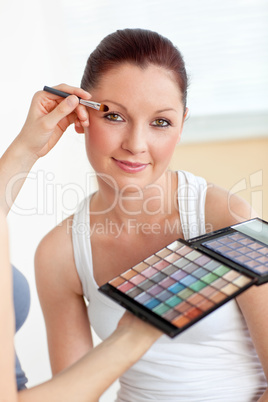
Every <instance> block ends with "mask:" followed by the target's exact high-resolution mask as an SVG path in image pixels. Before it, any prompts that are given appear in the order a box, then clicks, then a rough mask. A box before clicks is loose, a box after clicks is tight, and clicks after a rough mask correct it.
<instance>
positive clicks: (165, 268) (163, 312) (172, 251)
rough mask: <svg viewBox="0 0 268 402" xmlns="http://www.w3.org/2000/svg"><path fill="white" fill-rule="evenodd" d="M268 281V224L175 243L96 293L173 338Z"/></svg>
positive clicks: (255, 223)
mask: <svg viewBox="0 0 268 402" xmlns="http://www.w3.org/2000/svg"><path fill="white" fill-rule="evenodd" d="M267 281H268V223H266V222H264V221H261V220H259V219H254V220H250V221H247V222H245V223H243V224H238V225H234V226H232V227H228V228H224V229H222V230H220V231H216V232H212V233H210V234H207V235H204V236H200V237H198V238H195V239H191V240H189V241H185V240H181V239H178V240H176V241H174V242H173V243H171V244H169V245H167V246H166V247H164V248H163V249H161V250H159V251H158V252H156V253H155V254H153V255H151V256H149V257H148V258H146V259H145V260H144V261H141V262H140V263H139V264H137V265H135V266H134V267H132V268H131V269H128V270H127V271H125V272H123V273H122V274H121V275H119V276H117V277H116V278H114V279H112V280H111V281H109V282H108V283H106V284H105V285H103V286H101V287H100V288H99V290H100V291H101V292H102V293H104V294H106V295H107V296H109V297H111V298H112V299H113V300H115V301H116V302H118V303H119V304H121V305H122V306H124V307H125V308H127V309H128V310H130V311H132V312H133V313H134V314H136V315H138V316H139V317H141V318H142V319H145V320H147V321H148V322H150V323H151V324H153V325H155V326H156V327H158V328H160V329H161V330H162V331H163V332H164V333H166V334H167V335H169V336H170V337H174V336H176V335H178V334H179V333H181V332H182V331H184V330H185V329H187V328H189V327H190V326H191V325H193V324H194V323H195V322H197V321H199V320H200V319H202V318H203V317H205V316H206V315H207V314H209V313H211V312H212V311H214V310H216V309H217V308H218V307H220V306H221V305H223V304H224V303H226V302H227V301H229V300H231V299H233V298H234V297H236V296H238V295H239V294H240V293H241V292H243V291H245V290H246V289H248V288H249V287H250V286H252V285H253V284H255V285H259V284H261V283H264V282H267Z"/></svg>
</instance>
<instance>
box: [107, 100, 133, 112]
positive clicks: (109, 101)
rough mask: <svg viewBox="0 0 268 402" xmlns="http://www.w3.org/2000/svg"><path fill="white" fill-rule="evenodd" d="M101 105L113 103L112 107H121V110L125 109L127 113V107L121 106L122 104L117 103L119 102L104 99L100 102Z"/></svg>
mask: <svg viewBox="0 0 268 402" xmlns="http://www.w3.org/2000/svg"><path fill="white" fill-rule="evenodd" d="M101 103H104V104H106V103H113V104H114V105H117V106H119V107H121V108H123V109H125V110H126V111H127V107H126V106H125V105H123V104H122V103H119V102H115V101H113V100H110V99H104V100H102V101H101Z"/></svg>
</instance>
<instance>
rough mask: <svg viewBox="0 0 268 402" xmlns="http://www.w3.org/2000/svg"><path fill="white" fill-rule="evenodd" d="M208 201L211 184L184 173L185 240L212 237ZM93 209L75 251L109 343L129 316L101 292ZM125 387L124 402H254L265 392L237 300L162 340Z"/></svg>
mask: <svg viewBox="0 0 268 402" xmlns="http://www.w3.org/2000/svg"><path fill="white" fill-rule="evenodd" d="M205 196H206V182H205V180H204V179H202V178H200V177H196V176H194V175H193V174H191V173H188V172H184V171H179V172H178V205H179V213H180V219H181V223H182V229H183V234H184V238H185V239H188V238H192V237H195V236H198V235H201V234H204V233H205V212H204V211H205ZM89 207H90V197H89V198H86V199H85V200H84V201H83V202H82V203H81V204H80V207H79V209H78V211H77V213H76V214H75V216H74V221H73V229H72V233H73V248H74V256H75V263H76V268H77V271H78V274H79V277H80V280H81V282H82V286H83V292H84V296H85V298H86V299H87V300H88V316H89V319H90V323H91V325H92V327H93V328H94V330H95V332H96V333H97V335H98V336H99V337H100V338H101V339H105V338H107V337H108V336H109V335H110V334H111V333H112V332H113V331H114V330H115V328H116V327H117V324H118V321H119V320H120V318H121V316H122V314H123V313H124V311H125V310H124V309H123V308H122V307H121V306H119V305H118V304H116V303H115V302H113V301H111V300H110V299H109V298H108V297H106V296H104V295H102V294H101V293H100V292H99V291H98V285H97V284H96V282H95V279H94V276H93V267H92V254H91V244H90V220H89ZM115 364H116V362H115ZM119 381H120V390H119V391H118V396H117V399H116V401H117V402H145V401H146V402H148V401H155V402H156V401H157V402H201V401H203V402H208V401H213V402H218V401H219V402H226V401H230V402H253V401H257V400H258V399H259V397H260V396H261V395H262V393H263V392H264V390H265V387H266V381H265V377H264V374H263V370H262V367H261V364H260V362H259V359H258V357H257V355H256V352H255V349H254V347H253V344H252V341H251V338H250V336H249V333H248V329H247V326H246V323H245V320H244V318H243V315H242V314H241V312H240V310H239V307H238V305H237V303H236V301H234V300H232V301H230V302H228V303H227V304H225V305H224V306H222V307H220V308H219V309H218V310H216V311H215V312H213V313H212V314H209V315H208V316H207V317H205V318H203V319H202V320H201V321H199V322H198V323H196V324H195V325H193V326H192V327H191V328H189V329H187V330H186V331H185V332H183V333H182V334H180V335H178V336H177V337H176V338H174V339H170V338H169V337H168V336H166V335H163V336H162V337H161V338H160V339H159V340H158V341H157V342H156V343H155V344H154V345H153V346H152V347H151V349H150V350H149V351H148V352H147V353H146V354H145V355H144V356H143V357H142V358H141V359H140V360H139V361H138V362H137V363H136V364H135V365H134V366H133V367H132V368H130V369H129V370H128V371H127V372H126V373H125V374H124V375H123V376H122V377H121V378H120V380H119Z"/></svg>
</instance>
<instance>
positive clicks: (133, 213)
mask: <svg viewBox="0 0 268 402" xmlns="http://www.w3.org/2000/svg"><path fill="white" fill-rule="evenodd" d="M176 192H177V174H176V173H175V172H171V171H167V172H165V174H164V175H163V176H162V177H161V178H160V179H159V180H158V182H157V183H153V184H150V185H148V186H147V187H146V188H143V189H141V190H139V191H137V188H136V186H135V187H134V186H133V191H131V187H130V186H128V191H123V190H122V191H120V190H119V191H115V190H114V188H113V187H111V186H110V185H109V184H107V183H105V182H103V181H101V180H100V181H99V190H98V191H97V192H96V193H95V195H94V197H93V199H92V203H91V212H92V211H94V213H95V214H96V213H97V214H98V216H99V218H100V217H101V215H103V217H105V219H109V220H111V221H113V222H117V223H119V224H120V223H124V222H126V221H128V220H130V219H134V220H136V221H137V222H144V221H146V222H148V223H153V222H159V221H161V220H162V219H164V218H165V217H167V216H168V215H172V214H174V212H176V211H178V205H177V197H175V196H174V195H175V194H176Z"/></svg>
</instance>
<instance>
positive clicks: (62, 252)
mask: <svg viewBox="0 0 268 402" xmlns="http://www.w3.org/2000/svg"><path fill="white" fill-rule="evenodd" d="M72 223H73V215H71V216H70V217H68V218H67V219H65V220H64V221H63V222H62V223H60V224H59V225H58V226H56V227H55V228H54V229H52V230H51V231H50V232H49V233H48V234H47V235H46V236H45V237H44V238H43V239H42V240H41V242H40V243H39V245H38V247H37V250H36V253H35V271H36V279H37V283H38V282H43V283H45V282H46V281H49V282H50V284H51V285H53V286H54V285H55V286H59V279H60V281H61V282H60V283H61V284H65V286H66V285H68V286H70V287H71V288H73V289H74V290H75V292H77V293H79V294H80V293H81V284H80V282H79V280H78V278H77V273H76V269H75V261H74V252H73V244H72ZM44 278H46V280H44Z"/></svg>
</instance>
